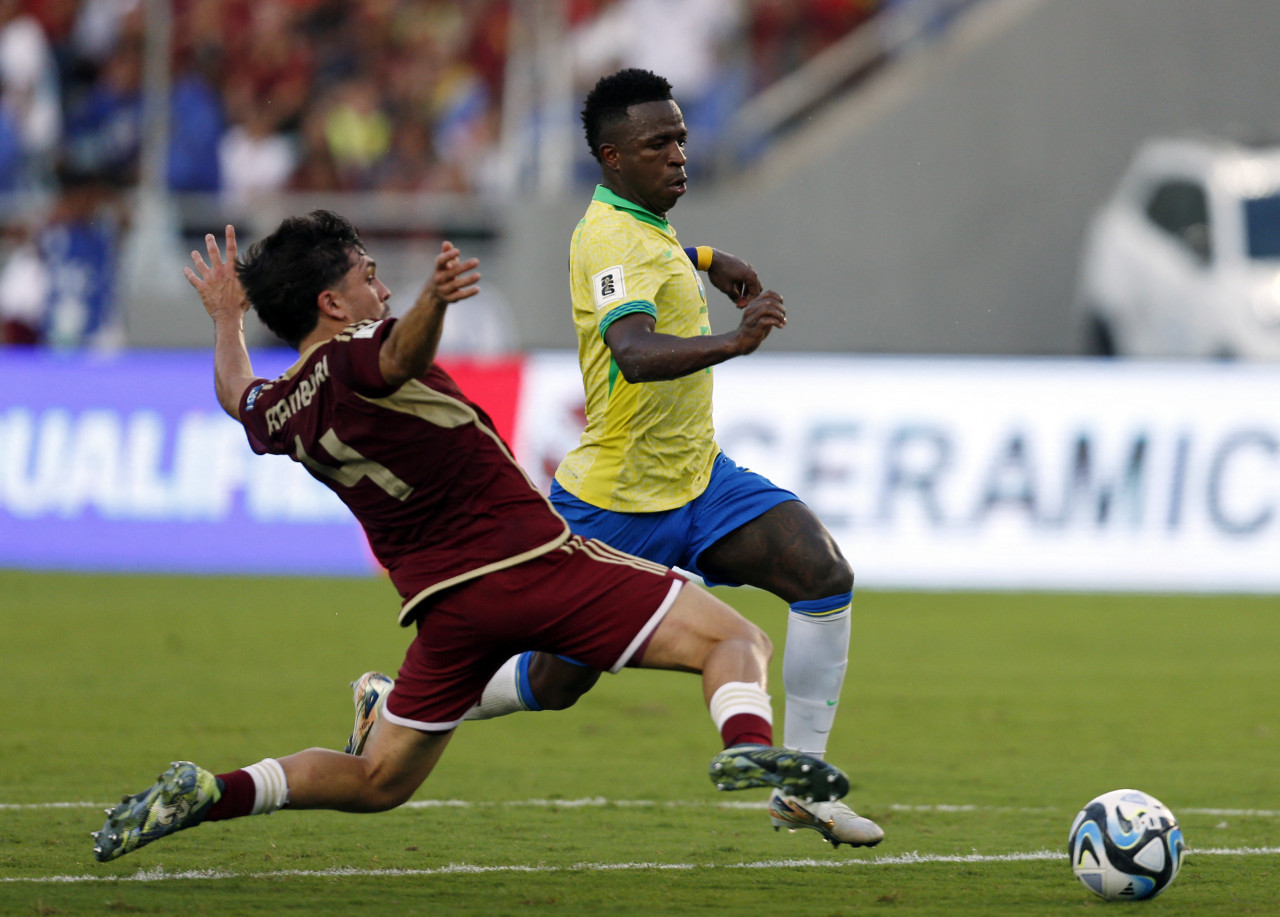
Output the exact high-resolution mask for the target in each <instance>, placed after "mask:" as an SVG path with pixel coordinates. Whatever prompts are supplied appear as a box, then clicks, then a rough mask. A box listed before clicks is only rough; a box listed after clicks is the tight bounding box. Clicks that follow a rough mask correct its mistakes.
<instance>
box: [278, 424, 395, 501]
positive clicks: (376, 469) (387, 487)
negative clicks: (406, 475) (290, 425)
mask: <svg viewBox="0 0 1280 917" xmlns="http://www.w3.org/2000/svg"><path fill="white" fill-rule="evenodd" d="M320 445H322V446H324V449H325V451H326V452H328V453H329V454H330V455H332V456H333V457H334V458H336V459H337V460H338V461H339V462H341V463H342V464H341V465H338V466H336V467H335V466H333V465H326V464H325V463H324V462H321V461H319V460H317V459H314V458H312V457H311V456H309V455H307V450H306V449H304V448H303V446H302V438H301V437H298V436H295V437H294V438H293V449H294V457H295V458H297V460H298V461H300V462H301V463H302V464H304V465H306V466H307V468H308V469H309V470H310V471H311V472H312V473H313V474H318V475H322V476H323V477H326V478H328V479H329V480H330V481H334V482H335V483H338V484H341V485H342V486H343V487H355V486H356V485H357V484H359V483H360V481H361V480H363V479H364V478H368V479H369V480H370V481H372V482H373V483H374V484H377V485H378V486H379V487H381V488H382V489H383V490H384V491H386V493H387V495H388V496H390V497H391V498H393V499H395V500H399V501H401V502H404V501H405V500H407V499H409V495H410V494H411V493H413V487H412V486H411V485H409V484H406V483H405V482H404V481H402V480H400V478H398V477H396V475H395V473H394V472H393V471H392V470H391V469H390V468H388V467H387V466H386V465H383V464H380V463H378V462H375V461H374V460H373V459H367V458H365V457H364V456H363V455H361V454H360V453H359V452H357V451H356V450H355V449H352V448H351V447H350V446H348V445H347V444H346V443H344V442H343V441H342V440H340V439H338V434H336V433H334V432H333V430H326V431H325V432H324V435H323V436H321V437H320Z"/></svg>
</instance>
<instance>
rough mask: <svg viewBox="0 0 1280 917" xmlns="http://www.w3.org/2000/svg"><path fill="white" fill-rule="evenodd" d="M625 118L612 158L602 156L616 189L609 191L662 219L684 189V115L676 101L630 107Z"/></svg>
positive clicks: (645, 103)
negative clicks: (625, 121)
mask: <svg viewBox="0 0 1280 917" xmlns="http://www.w3.org/2000/svg"><path fill="white" fill-rule="evenodd" d="M628 115H629V116H630V120H629V121H628V123H627V124H625V125H624V126H623V127H622V128H620V129H619V131H618V143H617V144H616V145H614V146H613V153H612V155H605V165H606V167H607V168H609V169H610V170H611V171H610V172H609V174H610V175H612V176H613V177H614V178H615V179H616V181H617V184H618V186H619V187H615V188H611V190H613V191H615V192H616V193H618V194H619V195H621V196H622V197H625V198H626V199H627V200H629V201H633V202H635V203H637V204H639V205H641V206H642V207H644V208H645V209H646V210H649V211H651V212H653V213H656V214H657V215H658V216H664V215H665V214H666V212H667V211H668V210H670V209H671V208H672V207H674V206H675V205H676V201H678V200H680V198H681V197H682V196H683V195H684V193H685V191H686V190H687V177H686V176H685V173H684V164H685V162H686V159H685V155H684V144H685V141H686V140H687V139H688V137H689V131H688V130H687V129H686V128H685V126H684V116H683V115H682V114H680V106H678V105H676V103H675V102H644V103H642V104H640V105H633V106H631V108H630V109H629V110H628ZM603 153H604V151H603V150H602V154H603Z"/></svg>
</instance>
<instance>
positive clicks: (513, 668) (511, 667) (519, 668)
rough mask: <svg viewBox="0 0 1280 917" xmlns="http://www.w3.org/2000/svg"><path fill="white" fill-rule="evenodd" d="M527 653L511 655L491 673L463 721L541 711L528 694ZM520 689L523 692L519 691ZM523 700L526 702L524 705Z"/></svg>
mask: <svg viewBox="0 0 1280 917" xmlns="http://www.w3.org/2000/svg"><path fill="white" fill-rule="evenodd" d="M529 655H530V654H529V653H520V654H519V655H516V656H512V657H511V658H510V659H508V660H507V661H506V662H504V663H503V664H502V667H501V668H500V669H498V671H496V672H494V673H493V677H492V678H490V679H489V683H488V684H487V685H485V686H484V693H483V694H481V695H480V703H478V704H476V705H475V706H474V707H472V708H471V709H470V710H468V711H467V712H466V715H465V716H463V717H462V718H463V719H464V720H488V719H492V718H493V717H495V716H506V715H507V714H508V713H519V712H521V711H522V710H541V709H542V708H541V707H539V706H537V702H536V701H533V695H532V694H531V693H529V662H528V658H527V657H528V656H529ZM522 688H523V691H522V690H521V689H522ZM526 698H527V701H528V702H526Z"/></svg>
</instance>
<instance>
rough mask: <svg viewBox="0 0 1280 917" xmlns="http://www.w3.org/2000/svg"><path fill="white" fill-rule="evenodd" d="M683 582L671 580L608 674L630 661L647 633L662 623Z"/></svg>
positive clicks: (618, 670)
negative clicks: (665, 593)
mask: <svg viewBox="0 0 1280 917" xmlns="http://www.w3.org/2000/svg"><path fill="white" fill-rule="evenodd" d="M684 583H685V581H684V580H680V579H677V580H672V581H671V588H670V589H668V590H667V597H666V598H665V599H663V600H662V604H661V605H659V606H658V610H657V611H655V612H654V613H653V616H652V617H650V618H649V620H648V621H646V622H645V625H644V627H642V628H640V632H639V633H637V634H636V635H635V637H633V638H632V639H631V643H630V644H628V646H627V648H626V649H625V650H624V651H623V653H622V655H621V656H620V657H619V658H618V661H617V662H615V663H614V664H613V667H612V668H611V669H609V674H610V675H617V674H618V672H620V671H621V670H622V667H623V666H625V665H626V664H627V663H628V662H630V661H631V657H632V656H633V655H634V654H635V652H636V650H637V649H639V648H640V645H641V644H643V643H644V641H645V640H647V639H648V637H649V635H650V634H652V633H653V632H654V630H655V629H656V628H657V626H658V625H659V624H661V623H662V619H663V618H665V617H666V616H667V612H668V611H670V610H671V606H672V605H674V604H675V601H676V596H678V595H679V594H680V588H681V587H682V586H683V585H684Z"/></svg>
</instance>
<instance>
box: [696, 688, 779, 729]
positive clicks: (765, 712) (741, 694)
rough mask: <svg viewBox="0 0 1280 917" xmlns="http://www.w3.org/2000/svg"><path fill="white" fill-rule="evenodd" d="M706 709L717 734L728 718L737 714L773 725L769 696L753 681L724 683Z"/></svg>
mask: <svg viewBox="0 0 1280 917" xmlns="http://www.w3.org/2000/svg"><path fill="white" fill-rule="evenodd" d="M707 707H708V709H709V711H710V713H711V721H712V722H713V723H715V724H716V731H717V732H719V731H720V730H721V729H722V728H723V727H724V724H725V722H726V721H728V719H729V717H731V716H737V715H738V714H739V713H750V714H754V715H755V716H758V717H760V718H761V719H763V720H764V721H765V722H766V723H770V724H772V723H773V705H772V704H770V703H769V695H768V694H766V693H765V690H764V688H762V687H760V686H759V685H758V684H756V683H755V682H753V681H726V682H725V683H724V684H722V685H721V686H720V687H718V688H716V690H715V693H714V694H712V695H711V700H710V701H709V702H708V704H707Z"/></svg>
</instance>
